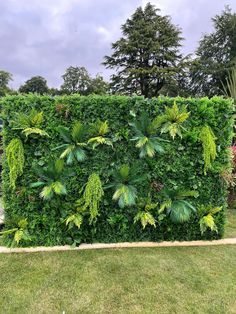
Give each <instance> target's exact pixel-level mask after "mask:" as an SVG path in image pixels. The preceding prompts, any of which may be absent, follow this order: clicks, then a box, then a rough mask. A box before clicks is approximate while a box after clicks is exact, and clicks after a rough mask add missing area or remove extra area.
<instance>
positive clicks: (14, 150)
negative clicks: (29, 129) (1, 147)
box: [6, 138, 25, 189]
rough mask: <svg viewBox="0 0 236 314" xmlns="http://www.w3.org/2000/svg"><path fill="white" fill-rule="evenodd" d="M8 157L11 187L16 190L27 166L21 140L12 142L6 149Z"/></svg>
mask: <svg viewBox="0 0 236 314" xmlns="http://www.w3.org/2000/svg"><path fill="white" fill-rule="evenodd" d="M6 157H7V163H8V166H9V178H10V186H11V187H12V188H13V189H15V187H16V180H17V178H18V177H20V176H21V175H22V174H23V169H24V164H25V154H24V147H23V143H22V141H21V140H20V139H19V138H14V139H12V140H11V141H10V143H9V144H8V146H7V148H6Z"/></svg>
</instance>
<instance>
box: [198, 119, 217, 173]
mask: <svg viewBox="0 0 236 314" xmlns="http://www.w3.org/2000/svg"><path fill="white" fill-rule="evenodd" d="M216 139H217V138H216V136H215V134H214V133H213V131H212V129H211V127H210V126H208V125H206V126H203V127H202V128H201V130H200V132H199V140H200V141H201V143H202V148H203V159H204V174H206V173H207V170H208V169H209V168H211V167H212V163H213V162H214V160H215V158H216V156H217V152H216V143H215V141H216Z"/></svg>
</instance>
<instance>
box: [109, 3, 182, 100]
mask: <svg viewBox="0 0 236 314" xmlns="http://www.w3.org/2000/svg"><path fill="white" fill-rule="evenodd" d="M121 29H122V34H123V36H122V37H121V38H120V39H119V40H118V41H116V42H115V43H113V44H112V49H113V53H112V55H111V56H105V61H104V64H105V65H106V67H107V68H111V69H114V70H116V74H114V75H112V77H111V79H112V84H111V88H112V89H113V91H114V92H118V93H125V94H132V93H136V94H141V95H144V96H145V97H152V96H157V95H158V94H159V92H160V90H161V89H162V88H163V87H164V86H166V85H168V84H169V83H170V81H171V80H173V79H174V76H175V74H176V73H179V72H180V71H181V68H182V66H183V64H182V63H180V61H181V59H182V56H181V54H180V52H179V49H180V47H181V40H182V37H181V31H180V29H179V28H178V27H177V26H175V25H173V24H172V22H171V19H170V17H169V16H162V15H160V14H159V9H156V8H155V6H153V5H151V4H150V3H148V4H147V5H146V6H145V8H144V9H143V8H142V7H139V8H138V9H137V10H136V11H135V13H134V14H133V15H132V16H131V18H129V19H128V20H127V21H126V22H125V24H124V25H122V27H121Z"/></svg>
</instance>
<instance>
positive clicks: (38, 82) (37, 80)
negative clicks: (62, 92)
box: [19, 76, 48, 95]
mask: <svg viewBox="0 0 236 314" xmlns="http://www.w3.org/2000/svg"><path fill="white" fill-rule="evenodd" d="M19 92H21V93H26V94H28V93H37V94H41V95H42V94H45V93H47V92H48V86H47V81H46V79H45V78H43V77H42V76H33V77H32V78H31V79H29V80H27V81H26V82H25V83H24V84H23V85H22V86H21V87H20V88H19Z"/></svg>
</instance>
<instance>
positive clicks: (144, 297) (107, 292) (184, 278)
mask: <svg viewBox="0 0 236 314" xmlns="http://www.w3.org/2000/svg"><path fill="white" fill-rule="evenodd" d="M228 220H229V222H228V224H227V228H226V236H228V237H236V210H234V211H233V210H232V211H230V212H229V215H228ZM0 274H1V277H0V278H1V281H0V313H4V314H5V313H6V314H7V313H21V314H24V313H30V314H34V313H45V314H46V313H53V314H54V313H63V311H64V313H66V314H67V313H88V314H92V313H160V314H164V313H171V314H172V313H177V314H178V313H181V314H182V313H191V314H192V313H204V314H205V313H212V314H217V313H219V314H223V313H236V298H235V295H236V285H235V282H236V246H217V247H199V248H187V247H186V248H153V249H148V248H146V249H144V248H143V249H140V248H139V249H116V250H94V251H77V252H75V251H73V252H58V253H32V254H11V255H4V254H2V255H0Z"/></svg>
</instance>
